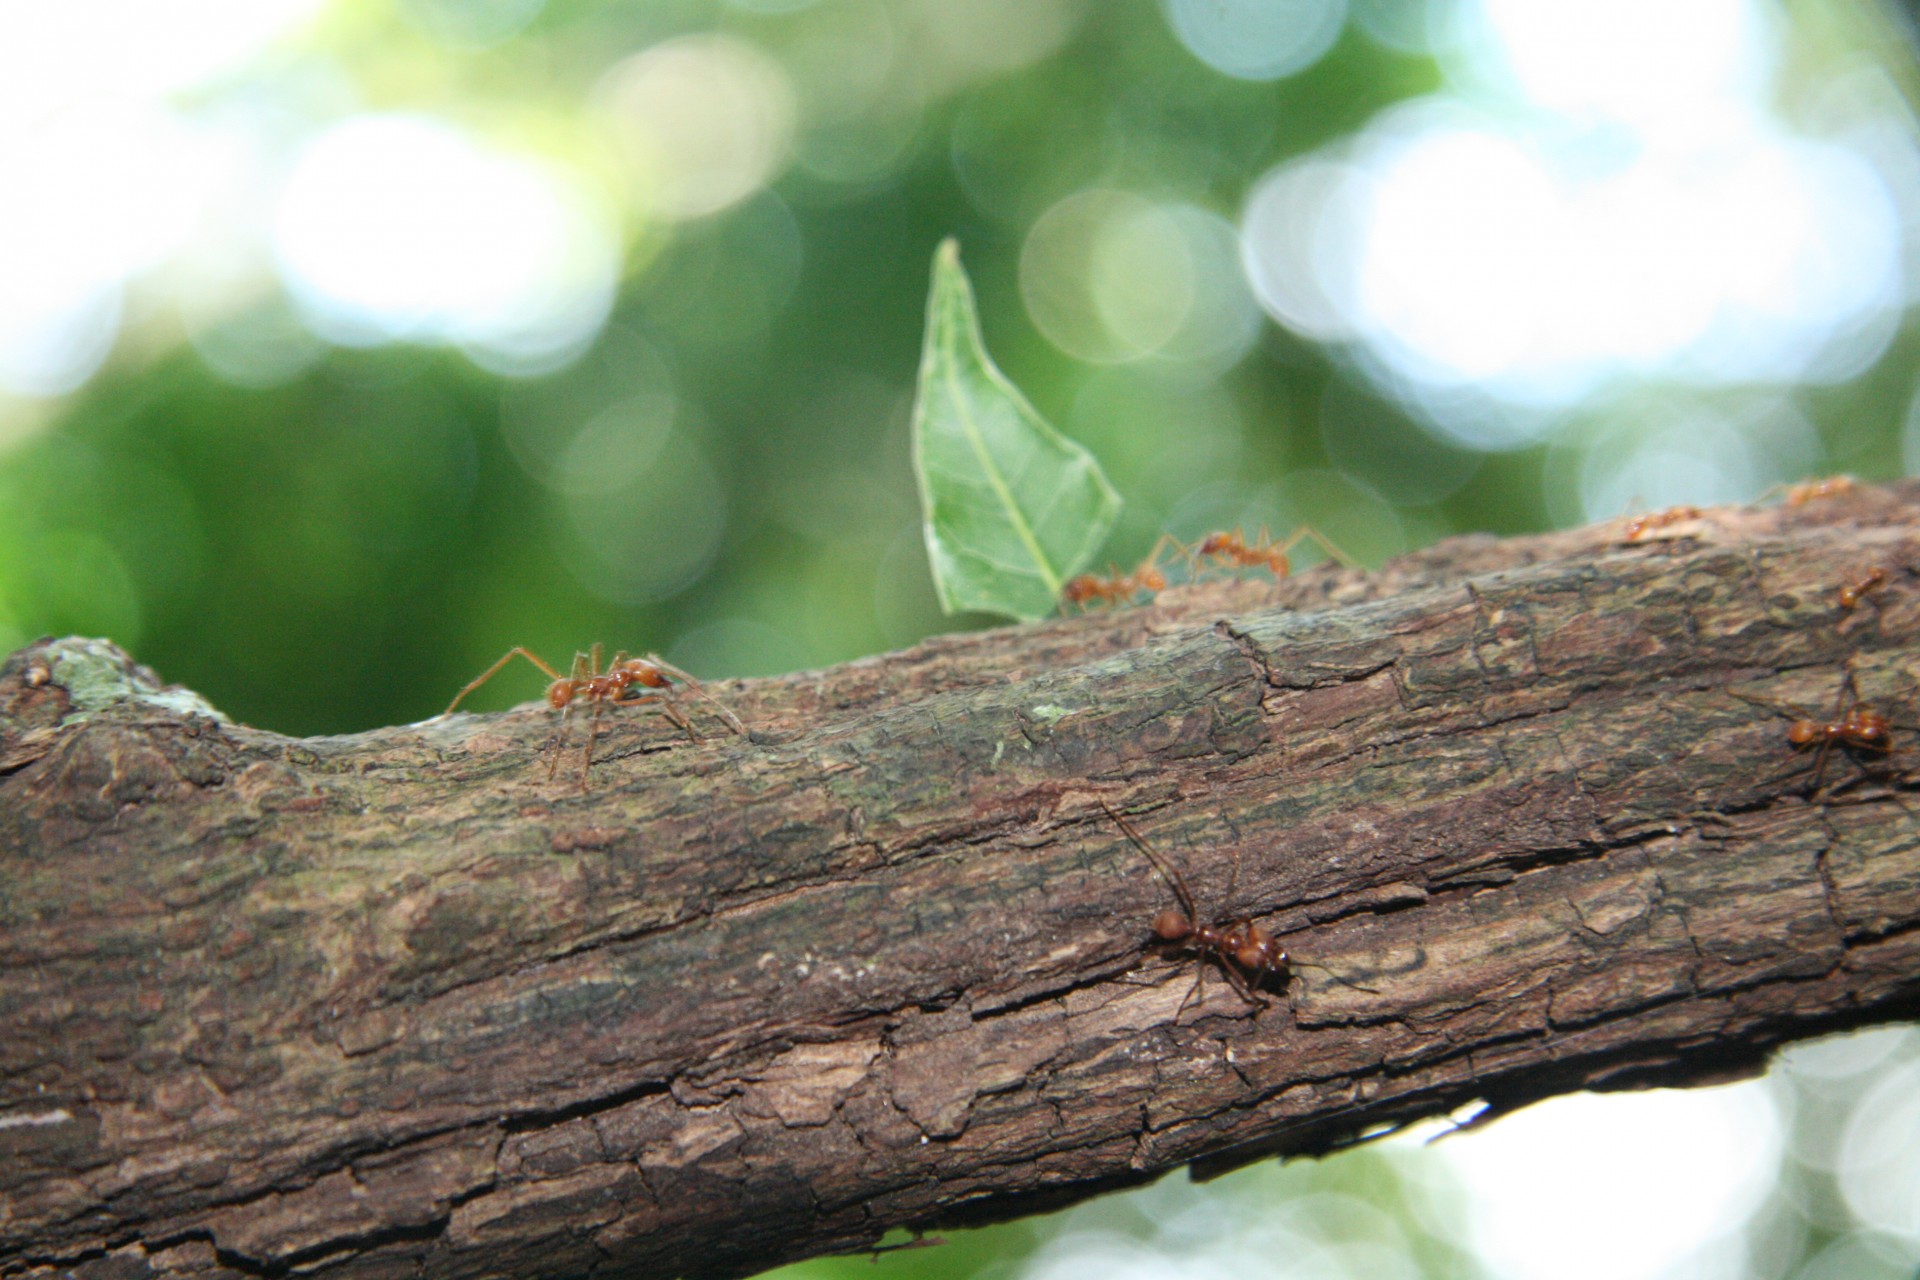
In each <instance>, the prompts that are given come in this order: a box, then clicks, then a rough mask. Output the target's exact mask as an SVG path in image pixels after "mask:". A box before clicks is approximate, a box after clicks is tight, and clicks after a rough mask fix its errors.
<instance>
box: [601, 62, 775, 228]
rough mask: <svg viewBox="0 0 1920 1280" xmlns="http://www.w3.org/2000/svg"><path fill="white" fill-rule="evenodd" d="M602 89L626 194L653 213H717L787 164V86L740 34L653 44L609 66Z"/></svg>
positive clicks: (674, 218) (673, 216)
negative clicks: (625, 175) (622, 164)
mask: <svg viewBox="0 0 1920 1280" xmlns="http://www.w3.org/2000/svg"><path fill="white" fill-rule="evenodd" d="M601 96H602V100H603V104H604V108H605V111H606V115H607V119H608V122H609V127H610V129H611V131H612V133H613V136H614V139H615V141H616V143H617V144H618V145H619V148H620V151H621V154H622V156H623V157H624V159H625V161H626V164H627V170H628V182H629V185H630V189H631V194H632V197H633V199H634V200H635V202H636V203H637V204H638V205H639V206H640V207H641V208H642V209H644V210H647V211H649V212H651V213H653V214H655V215H657V216H659V217H662V218H665V219H668V220H671V221H678V220H682V219H688V218H703V217H706V216H708V215H710V214H714V213H718V212H719V211H720V210H722V209H725V208H727V207H728V206H729V205H734V204H738V203H739V202H740V201H742V200H744V199H746V198H747V197H748V196H750V195H752V194H753V193H754V192H756V191H758V190H760V189H761V188H762V187H764V186H766V185H767V183H769V182H771V181H772V180H773V179H774V178H775V177H776V176H777V175H778V174H779V172H780V171H781V169H782V168H784V167H785V165H786V162H787V158H788V153H789V149H790V147H791V144H792V138H793V130H794V117H795V112H796V107H795V102H794V93H793V86H792V84H791V83H790V82H789V80H788V78H787V73H786V71H785V69H784V68H782V67H781V66H780V64H779V63H777V62H775V61H774V60H773V59H772V58H770V57H769V56H767V54H765V53H764V52H762V51H761V50H760V49H759V48H758V47H757V46H755V45H753V44H749V43H748V42H746V41H745V40H741V39H737V38H735V37H733V36H724V35H697V36H683V37H681V38H679V39H675V40H668V41H666V42H665V43H662V44H657V45H654V46H653V47H652V48H650V49H646V50H643V51H641V52H640V53H637V54H634V55H633V56H632V57H630V58H628V59H626V60H625V61H624V62H621V63H620V64H619V65H618V66H616V67H614V68H613V70H612V71H610V72H608V73H607V76H606V78H605V79H604V81H603V82H602V85H601Z"/></svg>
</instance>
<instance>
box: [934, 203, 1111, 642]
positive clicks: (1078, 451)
mask: <svg viewBox="0 0 1920 1280" xmlns="http://www.w3.org/2000/svg"><path fill="white" fill-rule="evenodd" d="M913 470H914V474H915V476H916V477H917V478H918V480H919V482H920V511H921V515H922V516H923V518H924V519H925V528H926V537H927V559H928V560H929V561H930V562H931V564H932V566H933V586H934V590H935V591H936V592H938V593H939V596H940V606H941V608H943V609H945V610H946V611H947V612H948V613H958V612H960V611H962V610H965V609H972V610H979V611H981V612H984V613H999V614H1005V615H1007V616H1009V617H1014V618H1021V619H1024V620H1027V621H1032V620H1033V619H1035V618H1043V617H1045V616H1046V615H1047V614H1049V613H1051V612H1053V610H1054V607H1055V605H1056V604H1057V603H1058V601H1059V599H1060V587H1061V585H1062V584H1063V583H1065V582H1066V580H1067V579H1068V578H1069V577H1071V576H1072V575H1073V574H1075V573H1077V572H1079V571H1080V570H1081V569H1082V568H1084V567H1085V566H1086V564H1087V562H1088V561H1089V560H1091V559H1092V558H1093V553H1094V552H1095V551H1098V550H1099V549H1100V544H1101V543H1102V542H1104V541H1105V540H1106V537H1107V531H1108V530H1109V529H1111V528H1112V527H1113V521H1114V517H1116V516H1117V515H1119V514H1120V495H1119V494H1117V493H1115V492H1114V491H1113V486H1112V485H1111V484H1108V483H1107V477H1106V476H1105V475H1103V474H1102V473H1101V471H1100V464H1099V463H1097V462H1095V461H1094V459H1093V455H1092V454H1090V453H1088V452H1087V451H1086V450H1085V449H1083V448H1081V447H1080V446H1079V445H1077V444H1075V443H1074V442H1073V441H1071V440H1069V439H1067V438H1066V437H1065V436H1063V435H1061V434H1060V433H1059V432H1058V431H1055V430H1054V429H1053V428H1052V427H1051V426H1049V425H1048V424H1047V420H1046V419H1045V418H1042V417H1041V416H1040V414H1039V413H1038V411H1036V410H1035V409H1034V407H1033V406H1032V405H1030V404H1028V403H1027V398H1026V397H1025V396H1023V395H1021V394H1020V390H1019V388H1018V387H1015V386H1014V385H1013V383H1011V382H1009V381H1008V380H1007V376H1006V375H1005V374H1003V373H1001V372H1000V370H999V369H997V368H995V367H994V364H993V361H992V360H989V359H988V358H987V352H986V348H985V347H984V346H983V345H982V344H981V341H980V317H979V313H978V312H977V311H976V310H975V308H974V304H973V286H972V285H970V284H968V283H967V273H966V272H965V271H963V270H962V269H961V267H960V246H959V244H958V243H957V242H956V241H954V240H951V239H949V240H946V241H943V242H942V243H941V245H940V247H939V249H937V250H936V251H935V252H934V255H933V286H932V289H931V291H930V292H929V294H928V296H927V338H926V345H925V347H924V348H922V350H921V354H920V385H919V388H918V391H917V393H916V394H915V396H914V401H913Z"/></svg>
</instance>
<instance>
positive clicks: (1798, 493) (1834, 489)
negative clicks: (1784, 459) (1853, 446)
mask: <svg viewBox="0 0 1920 1280" xmlns="http://www.w3.org/2000/svg"><path fill="white" fill-rule="evenodd" d="M1859 486H1860V482H1859V481H1857V480H1855V479H1854V478H1853V477H1852V476H1826V477H1824V478H1822V479H1819V480H1803V481H1801V482H1800V483H1799V484H1794V485H1788V486H1787V490H1786V502H1787V505H1788V506H1790V507H1804V506H1806V505H1807V504H1808V503H1809V502H1816V501H1818V500H1819V499H1821V498H1838V497H1840V496H1841V495H1843V494H1848V493H1852V492H1853V491H1854V490H1855V489H1857V488H1859Z"/></svg>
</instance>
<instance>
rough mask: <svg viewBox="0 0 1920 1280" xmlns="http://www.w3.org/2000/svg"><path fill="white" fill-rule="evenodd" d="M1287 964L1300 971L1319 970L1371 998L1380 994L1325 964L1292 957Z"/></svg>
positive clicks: (1342, 984)
mask: <svg viewBox="0 0 1920 1280" xmlns="http://www.w3.org/2000/svg"><path fill="white" fill-rule="evenodd" d="M1287 963H1288V964H1291V965H1293V966H1294V967H1295V968H1298V969H1318V970H1319V971H1320V972H1322V973H1324V974H1326V975H1327V976H1328V977H1329V978H1332V979H1333V980H1334V981H1335V982H1337V983H1339V984H1340V985H1341V986H1343V987H1352V988H1353V989H1354V990H1355V991H1364V992H1366V993H1367V994H1368V995H1370V996H1377V995H1379V994H1380V993H1379V991H1377V990H1375V989H1374V988H1372V987H1363V986H1361V985H1360V984H1359V983H1357V982H1355V981H1354V980H1353V979H1352V978H1343V977H1341V976H1340V975H1339V974H1338V973H1335V972H1334V971H1333V970H1332V969H1329V968H1327V966H1325V965H1323V964H1315V963H1314V962H1313V961H1311V960H1294V959H1292V958H1291V957H1289V958H1288V961H1287Z"/></svg>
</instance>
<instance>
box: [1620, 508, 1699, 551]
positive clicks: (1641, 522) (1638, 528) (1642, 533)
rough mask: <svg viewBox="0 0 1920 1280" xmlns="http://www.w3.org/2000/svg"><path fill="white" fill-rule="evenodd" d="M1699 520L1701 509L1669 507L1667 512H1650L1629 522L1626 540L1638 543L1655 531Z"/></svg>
mask: <svg viewBox="0 0 1920 1280" xmlns="http://www.w3.org/2000/svg"><path fill="white" fill-rule="evenodd" d="M1699 518H1700V508H1698V507H1687V506H1681V507H1668V508H1667V509H1666V510H1665V511H1652V512H1648V513H1647V514H1645V515H1638V516H1635V517H1633V519H1631V520H1629V521H1627V528H1626V533H1625V536H1624V540H1625V541H1627V542H1638V541H1640V540H1641V539H1642V538H1644V537H1646V536H1647V535H1648V534H1650V533H1652V532H1653V531H1654V530H1655V529H1664V528H1666V527H1667V526H1668V525H1672V524H1679V523H1680V522H1681V521H1683V520H1698V519H1699Z"/></svg>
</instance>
